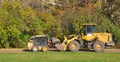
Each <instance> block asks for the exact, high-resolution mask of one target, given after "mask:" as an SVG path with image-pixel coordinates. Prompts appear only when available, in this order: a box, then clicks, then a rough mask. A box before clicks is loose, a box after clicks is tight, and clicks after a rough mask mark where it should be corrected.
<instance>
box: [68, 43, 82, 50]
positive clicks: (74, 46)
mask: <svg viewBox="0 0 120 62" xmlns="http://www.w3.org/2000/svg"><path fill="white" fill-rule="evenodd" d="M68 49H69V50H70V51H72V52H76V51H78V50H79V49H80V44H79V43H78V42H77V41H72V42H70V44H69V45H68Z"/></svg>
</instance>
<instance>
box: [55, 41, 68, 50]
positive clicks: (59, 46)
mask: <svg viewBox="0 0 120 62" xmlns="http://www.w3.org/2000/svg"><path fill="white" fill-rule="evenodd" d="M55 46H56V47H57V49H59V50H61V51H64V50H65V47H66V45H65V43H61V44H59V43H58V44H56V45H55Z"/></svg>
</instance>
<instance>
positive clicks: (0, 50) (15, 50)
mask: <svg viewBox="0 0 120 62" xmlns="http://www.w3.org/2000/svg"><path fill="white" fill-rule="evenodd" d="M6 52H12V53H20V52H24V51H23V49H0V53H6Z"/></svg>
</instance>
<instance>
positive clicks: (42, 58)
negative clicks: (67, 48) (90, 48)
mask: <svg viewBox="0 0 120 62" xmlns="http://www.w3.org/2000/svg"><path fill="white" fill-rule="evenodd" d="M0 62H120V53H107V52H102V53H97V52H23V53H0Z"/></svg>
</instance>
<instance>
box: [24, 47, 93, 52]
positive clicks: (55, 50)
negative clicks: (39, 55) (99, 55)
mask: <svg viewBox="0 0 120 62" xmlns="http://www.w3.org/2000/svg"><path fill="white" fill-rule="evenodd" d="M23 51H24V52H33V51H32V50H29V49H24V50H23ZM38 52H42V51H38ZM48 52H70V51H69V50H67V51H60V50H58V49H57V48H50V49H49V50H48ZM78 52H95V51H94V50H88V49H80V50H79V51H78Z"/></svg>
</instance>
